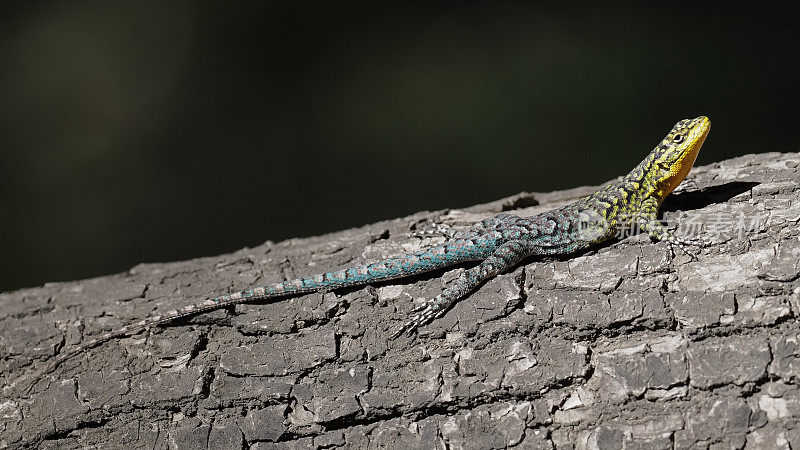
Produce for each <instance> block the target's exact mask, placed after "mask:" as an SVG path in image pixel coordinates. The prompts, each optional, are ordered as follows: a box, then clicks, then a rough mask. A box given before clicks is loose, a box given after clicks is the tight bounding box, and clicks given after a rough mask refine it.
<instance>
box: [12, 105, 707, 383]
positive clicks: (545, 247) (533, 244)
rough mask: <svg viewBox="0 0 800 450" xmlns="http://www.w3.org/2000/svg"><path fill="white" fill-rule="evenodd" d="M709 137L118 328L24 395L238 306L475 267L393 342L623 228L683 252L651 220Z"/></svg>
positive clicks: (688, 125) (685, 130)
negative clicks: (429, 234) (542, 201)
mask: <svg viewBox="0 0 800 450" xmlns="http://www.w3.org/2000/svg"><path fill="white" fill-rule="evenodd" d="M710 129H711V122H710V121H709V119H708V118H707V117H705V116H700V117H697V118H694V119H684V120H681V121H679V122H678V123H677V124H675V126H674V127H673V128H672V129H671V130H670V132H669V133H668V134H667V135H666V136H665V137H664V139H662V140H661V142H660V143H659V144H658V145H657V146H656V147H655V148H654V149H653V150H652V151H651V152H650V153H649V154H648V155H647V157H646V158H645V159H644V160H643V161H642V162H641V163H639V165H637V166H636V167H635V168H634V169H633V170H632V171H631V172H630V173H628V174H627V175H625V176H623V177H621V178H619V179H617V180H616V181H614V182H612V183H610V184H608V185H606V186H605V187H602V188H600V189H598V190H597V191H596V192H594V193H593V194H591V195H589V196H587V197H584V198H581V199H579V200H577V201H575V202H574V203H571V204H568V205H566V206H563V207H561V208H558V209H555V210H552V211H548V212H543V213H540V214H537V215H534V216H531V217H519V216H515V215H511V214H499V215H497V216H494V217H491V218H487V219H484V220H483V221H481V222H479V223H477V224H475V225H473V226H472V227H471V228H469V229H466V230H463V231H455V230H453V229H452V228H450V227H447V226H439V227H437V229H436V230H437V231H438V232H441V233H442V234H444V235H445V237H446V238H447V240H446V241H445V242H444V243H442V244H440V245H435V246H432V247H429V248H426V249H423V250H420V251H417V252H414V253H409V254H406V255H402V256H397V257H392V258H388V259H384V260H382V261H378V262H375V263H372V264H364V265H359V266H355V267H350V268H345V269H342V270H338V271H334V272H328V273H322V274H317V275H311V276H307V277H301V278H296V279H292V280H287V281H282V282H278V283H275V284H271V285H267V286H262V287H255V288H252V289H246V290H243V291H239V292H235V293H231V294H226V295H222V296H219V297H214V298H208V299H206V300H204V301H201V302H199V303H193V304H189V305H187V306H184V307H182V308H179V309H175V310H172V311H169V312H166V313H164V314H160V315H153V316H150V317H147V318H145V319H143V320H141V321H139V322H136V323H132V324H128V325H125V326H123V327H121V328H118V329H116V330H114V331H111V332H108V333H106V334H103V335H100V336H98V337H96V338H93V339H91V340H89V341H87V342H85V343H82V344H80V345H77V346H75V347H73V348H72V349H69V350H67V351H66V352H65V353H63V354H61V355H59V356H57V357H56V358H55V359H54V360H53V361H52V362H51V363H50V364H49V365H48V366H46V368H45V369H44V370H43V371H42V372H41V373H39V374H38V375H36V376H35V377H34V378H33V380H32V381H31V382H30V383H29V384H28V389H27V390H26V392H27V391H29V390H30V388H31V387H32V386H33V385H34V384H35V383H36V382H37V381H38V380H39V379H41V378H42V377H43V376H44V375H46V374H47V373H49V372H51V371H53V370H54V369H56V368H57V367H58V366H59V365H60V364H61V363H63V362H64V361H66V360H68V359H69V358H72V357H74V356H76V355H78V354H80V353H82V352H85V351H86V350H88V349H90V348H92V347H95V346H97V345H100V344H101V343H103V342H106V341H109V340H111V339H114V338H118V337H122V336H127V335H132V334H135V333H138V332H140V331H142V330H145V329H147V328H150V327H153V326H159V325H164V324H167V323H170V322H172V321H174V320H176V319H178V318H181V317H185V316H189V315H195V314H199V313H203V312H208V311H211V310H215V309H220V308H224V307H227V306H231V305H236V304H239V303H245V302H250V301H255V300H263V299H270V298H275V297H285V296H293V295H298V294H305V293H310V292H316V291H328V290H333V289H338V288H345V287H351V286H360V285H366V284H372V283H378V282H383V281H387V280H393V279H397V278H404V277H410V276H413V275H417V274H420V273H424V272H430V271H433V270H438V269H443V268H447V267H450V266H455V265H461V264H463V263H466V262H469V261H480V262H479V263H478V264H477V265H475V266H473V267H471V268H469V269H466V270H465V271H464V272H462V274H461V275H460V276H459V277H458V278H457V279H456V280H455V282H453V283H451V284H450V285H449V286H447V287H446V288H445V289H444V290H443V291H442V292H441V293H440V294H439V295H437V296H435V297H434V298H431V299H429V300H428V301H427V302H425V303H424V304H422V305H421V306H419V307H417V308H415V309H414V310H413V311H412V313H413V315H411V317H410V318H409V319H408V320H407V321H405V322H404V323H403V324H402V326H400V327H399V328H398V329H397V330H396V331H395V332H394V333H393V334H392V335H391V336H390V338H391V339H396V338H397V337H399V336H400V335H402V334H403V333H406V334H408V335H411V334H412V333H413V332H414V331H415V330H417V329H418V328H419V327H421V326H422V325H425V324H427V323H429V322H431V321H433V320H434V319H436V318H438V317H441V316H442V315H444V314H445V312H446V311H447V310H448V309H449V308H450V307H452V306H453V304H455V303H456V302H457V301H458V300H460V299H461V298H463V297H465V296H466V295H467V294H469V293H470V292H472V291H473V290H475V289H476V288H477V287H478V286H479V285H481V284H482V283H483V282H485V281H486V280H488V279H490V278H492V277H494V276H496V275H498V274H500V273H501V272H504V271H506V270H508V269H510V268H512V267H514V266H515V265H516V264H517V263H519V262H520V261H521V260H522V259H524V258H527V257H533V256H542V257H546V256H558V255H571V254H575V253H577V252H580V251H582V250H584V249H588V248H590V247H593V246H596V245H598V244H600V243H603V242H605V241H608V240H610V239H612V238H614V237H615V236H617V235H618V234H619V232H620V231H621V230H623V229H624V228H625V227H628V226H631V224H633V225H634V226H637V227H638V229H639V230H641V231H643V232H646V233H648V234H649V235H650V236H651V237H652V238H653V239H655V240H665V241H667V242H669V243H670V244H671V245H678V246H680V247H681V248H685V245H687V244H688V243H689V242H688V241H685V240H682V239H680V238H678V237H677V236H676V235H675V234H674V233H673V232H672V231H671V230H670V229H668V228H667V226H665V225H664V224H663V223H661V222H660V221H659V220H658V217H657V215H658V210H659V208H660V206H661V203H662V202H663V201H664V198H666V197H667V196H668V195H669V194H670V193H671V192H672V191H673V190H674V189H675V188H676V187H677V186H678V185H679V184H680V183H681V182H682V181H683V180H684V178H686V175H687V174H688V173H689V170H690V169H691V168H692V165H693V164H694V161H695V159H696V157H697V154H698V152H699V151H700V147H701V146H702V145H703V143H704V142H705V139H706V136H707V135H708V133H709V131H710Z"/></svg>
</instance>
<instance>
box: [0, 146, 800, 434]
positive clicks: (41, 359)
mask: <svg viewBox="0 0 800 450" xmlns="http://www.w3.org/2000/svg"><path fill="white" fill-rule="evenodd" d="M798 165H800V154H796V153H793V154H781V153H766V154H758V155H747V156H743V157H739V158H734V159H731V160H727V161H724V162H721V163H717V164H712V165H708V166H704V167H697V168H695V169H694V170H693V171H692V173H691V174H690V178H692V179H693V183H686V184H684V185H682V187H681V188H679V191H678V192H676V193H675V194H673V195H672V196H670V197H669V198H668V200H667V202H666V203H665V205H664V209H665V211H666V212H665V214H667V215H672V216H674V217H676V220H677V223H679V224H680V225H681V227H689V228H682V230H681V231H679V234H684V235H686V234H690V235H692V236H697V237H699V238H701V239H702V240H703V241H704V244H703V246H702V248H701V249H700V250H698V251H697V255H696V256H697V259H696V260H693V259H692V258H690V257H689V256H688V255H686V254H683V253H681V252H680V251H679V250H675V251H674V252H673V251H672V250H671V249H670V247H669V246H668V245H667V244H665V243H651V242H650V240H649V239H648V238H647V237H646V236H642V235H638V236H634V237H629V238H625V239H622V240H619V241H616V242H611V243H609V244H607V245H604V246H601V247H598V248H596V249H594V250H592V251H590V252H587V253H584V254H581V255H577V256H575V257H573V258H568V259H556V260H527V261H525V262H524V263H523V264H522V265H520V266H518V267H516V268H515V269H514V270H512V271H510V272H508V273H505V274H502V275H500V276H498V277H497V278H496V279H493V280H491V281H490V282H488V283H486V284H485V285H483V286H482V287H481V288H480V289H479V290H478V291H476V292H475V293H473V294H472V295H471V296H469V297H467V298H465V299H463V300H462V301H460V302H459V303H458V304H456V306H455V307H454V308H452V309H451V310H450V311H449V312H448V313H447V315H446V316H445V317H443V318H441V319H439V320H436V321H435V322H434V323H432V324H430V325H427V326H425V327H423V328H422V330H421V333H420V335H418V336H416V337H412V338H408V337H405V336H403V337H401V338H399V339H397V340H395V341H389V340H388V338H387V337H388V336H389V335H390V334H391V332H392V331H394V330H395V329H396V328H397V327H399V326H400V324H401V323H402V322H403V321H404V319H405V318H406V317H407V316H408V315H409V314H410V311H411V309H412V308H413V306H414V305H415V304H419V302H421V301H423V300H425V299H427V298H430V297H431V296H434V295H436V294H437V293H438V292H440V291H441V289H442V288H443V286H444V284H445V283H446V282H448V281H451V280H453V279H454V278H456V277H457V276H458V273H459V271H461V270H463V268H455V269H453V270H447V271H443V272H439V273H431V274H429V275H424V276H420V277H415V278H412V279H405V280H399V281H396V282H390V283H384V284H379V285H375V286H368V287H364V288H357V289H349V290H340V291H334V292H327V293H316V294H309V295H303V296H297V297H290V298H285V299H279V300H276V301H270V302H259V303H254V304H244V305H239V306H236V307H235V308H229V309H225V310H219V311H214V312H211V313H207V314H200V315H198V316H195V317H192V318H189V319H185V320H180V321H178V322H175V323H172V324H170V325H168V326H165V327H159V328H153V329H151V330H149V331H146V332H141V333H138V334H136V335H134V336H131V337H126V338H122V339H115V340H112V341H110V342H107V343H105V344H102V345H100V346H98V347H96V348H94V349H91V350H89V351H88V352H86V353H85V354H82V355H79V356H77V357H75V358H73V359H71V360H69V361H67V362H65V363H64V364H62V365H61V366H60V367H58V368H57V369H56V370H55V371H53V372H52V373H50V374H48V375H47V376H45V377H44V379H43V381H41V382H39V383H37V384H36V385H35V386H34V388H33V389H32V390H31V391H30V392H29V393H28V394H24V395H23V394H21V393H20V392H19V391H18V385H19V382H20V381H21V380H25V379H29V378H30V376H31V375H32V374H34V373H35V372H36V371H37V370H40V369H41V368H43V367H44V366H46V365H47V362H48V361H49V360H51V359H52V358H53V357H54V356H55V355H57V354H59V353H60V352H61V351H63V350H65V349H66V348H70V347H72V346H74V345H78V344H80V343H81V342H83V341H85V340H87V339H89V338H90V337H91V336H95V335H98V334H102V333H104V332H107V331H109V330H112V329H116V328H119V327H120V326H122V325H125V324H127V323H130V322H135V321H138V320H140V319H142V318H144V317H146V316H148V315H150V314H156V313H160V312H164V311H168V310H170V309H173V308H176V307H180V306H183V305H185V304H188V303H193V302H196V301H197V300H199V299H202V298H204V297H207V296H213V295H219V294H222V293H226V292H233V291H236V290H240V289H243V288H247V287H250V286H254V285H262V284H268V283H273V282H277V281H281V280H284V279H286V278H292V277H296V276H305V275H310V274H315V273H320V272H323V271H330V270H334V269H338V268H342V267H344V266H351V265H355V264H360V263H364V262H369V261H375V260H378V259H381V258H384V257H387V256H391V255H396V254H400V253H404V252H408V251H414V250H417V249H419V248H421V247H424V246H426V245H430V244H432V243H438V242H439V241H440V239H439V238H424V239H421V238H418V237H410V232H411V231H412V230H413V229H415V228H417V227H419V226H421V224H423V223H424V222H425V220H426V219H429V218H430V219H433V220H435V221H439V222H444V223H448V224H451V225H453V226H456V227H459V226H464V225H468V224H470V223H472V222H475V221H478V220H481V219H483V218H485V217H489V216H492V215H495V214H497V213H499V212H501V211H511V212H512V213H513V214H517V215H522V216H524V215H530V214H534V213H538V212H541V211H544V210H548V209H552V208H554V207H557V206H560V205H562V204H564V203H567V202H569V201H571V200H573V199H574V198H576V197H578V196H580V195H585V194H587V193H589V192H591V190H592V188H589V187H586V188H579V189H573V190H570V191H561V192H553V193H547V194H528V193H523V194H519V195H517V196H515V197H512V198H509V199H506V200H501V201H498V202H494V203H490V204H486V205H479V206H475V207H471V208H466V209H461V210H449V211H438V212H430V213H427V212H426V213H419V214H415V215H413V216H410V217H405V218H402V219H397V220H390V221H385V222H380V223H376V224H373V225H368V226H365V227H362V228H358V229H351V230H345V231H341V232H337V233H331V234H328V235H325V236H320V237H313V238H307V239H292V240H288V241H285V242H280V243H272V242H267V243H265V244H263V245H261V246H258V247H256V248H247V249H243V250H240V251H237V252H234V253H231V254H227V255H221V256H216V257H209V258H201V259H195V260H191V261H185V262H176V263H167V264H141V265H138V266H136V267H134V268H132V269H130V270H129V271H128V272H127V273H122V274H117V275H111V276H105V277H100V278H95V279H89V280H81V281H75V282H65V283H51V284H47V285H45V286H43V287H37V288H31V289H24V290H19V291H16V292H9V293H4V294H0V447H10V448H17V447H31V448H33V447H38V448H82V447H103V448H181V449H182V448H186V449H196V448H205V447H210V448H250V449H267V448H337V447H348V448H443V449H444V448H449V449H457V448H514V447H517V448H579V449H593V448H795V449H797V448H800V425H798V423H799V422H800V324H798V322H797V318H798V314H800V263H799V262H798V261H799V260H800V231H798V221H800V183H798V181H800V174H799V173H798ZM692 225H694V226H699V227H700V229H699V231H698V230H697V229H694V231H692V229H691V226H692ZM687 230H688V231H687Z"/></svg>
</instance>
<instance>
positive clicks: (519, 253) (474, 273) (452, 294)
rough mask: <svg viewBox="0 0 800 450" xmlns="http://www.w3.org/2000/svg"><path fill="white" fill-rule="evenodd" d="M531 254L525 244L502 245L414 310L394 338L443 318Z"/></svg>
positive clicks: (518, 242) (515, 242) (409, 333)
mask: <svg viewBox="0 0 800 450" xmlns="http://www.w3.org/2000/svg"><path fill="white" fill-rule="evenodd" d="M530 253H531V252H530V251H529V250H528V246H527V245H526V244H525V243H524V242H522V241H510V242H506V243H505V244H503V245H501V246H500V247H498V248H497V250H495V251H494V253H492V254H491V255H490V256H489V257H488V258H486V259H484V260H483V261H482V262H481V263H480V264H478V265H477V266H475V267H472V268H470V269H467V270H465V271H464V273H462V274H461V276H460V277H458V279H457V280H456V281H455V282H453V283H452V284H450V285H449V286H447V287H446V288H445V289H444V290H443V291H442V293H441V294H439V295H437V296H436V297H434V298H432V299H430V300H428V301H427V302H425V303H424V304H422V305H420V306H419V307H417V308H415V309H414V312H415V314H414V315H413V316H411V318H410V319H409V320H408V321H406V322H405V323H404V324H403V326H401V327H400V329H398V330H397V331H395V332H394V333H393V334H392V335H391V337H390V338H391V339H395V338H397V337H398V336H400V335H401V334H403V333H406V334H407V335H411V334H412V333H413V332H414V331H416V330H417V329H418V328H419V327H421V326H422V325H425V324H427V323H429V322H431V321H432V320H434V319H437V318H439V317H441V316H443V315H444V313H445V312H447V310H448V309H450V307H451V306H453V305H454V304H455V303H456V302H457V301H458V300H460V299H461V298H463V297H464V296H465V295H467V294H469V293H470V292H472V291H473V290H475V289H476V288H477V287H478V286H479V285H480V284H481V283H482V282H484V281H485V280H487V279H489V278H492V277H494V276H496V275H497V274H499V273H501V272H503V271H505V270H507V269H509V268H511V267H513V266H514V265H515V264H516V263H517V262H519V261H520V260H521V259H522V258H524V257H525V256H527V255H529V254H530Z"/></svg>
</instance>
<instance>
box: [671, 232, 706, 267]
mask: <svg viewBox="0 0 800 450" xmlns="http://www.w3.org/2000/svg"><path fill="white" fill-rule="evenodd" d="M669 245H670V248H672V249H673V253H674V248H675V247H677V248H679V249H680V250H681V251H682V252H683V253H685V254H686V255H687V256H688V257H689V258H691V260H692V261H697V254H698V253H699V249H700V247H702V245H703V242H702V241H701V240H699V239H688V238H681V237H678V236H671V237H670V239H669Z"/></svg>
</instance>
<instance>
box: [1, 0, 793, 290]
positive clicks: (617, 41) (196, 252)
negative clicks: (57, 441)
mask: <svg viewBox="0 0 800 450" xmlns="http://www.w3.org/2000/svg"><path fill="white" fill-rule="evenodd" d="M747 5H749V6H748V8H750V9H742V8H739V7H735V6H733V4H731V3H706V2H695V3H694V4H693V5H692V6H691V8H681V7H678V6H676V4H675V3H671V4H668V5H660V4H658V3H655V2H653V3H652V4H651V3H644V2H643V3H641V4H639V3H627V4H617V5H616V6H609V5H606V4H604V3H602V2H600V3H597V4H595V5H594V6H589V5H586V4H581V5H580V6H561V5H557V4H551V5H542V4H540V3H538V2H533V3H527V2H524V3H523V2H519V3H516V2H503V3H494V2H492V3H482V2H481V3H478V2H423V3H413V2H393V3H389V2H360V3H346V2H329V3H325V4H323V3H316V2H301V1H276V2H259V3H255V2H253V3H247V2H182V1H168V2H164V1H136V2H131V1H125V2H121V1H94V2H92V1H89V2H86V1H74V2H62V1H58V2H56V1H52V2H31V1H17V2H9V1H5V2H3V3H2V6H0V155H1V156H0V208H1V210H0V217H2V225H0V233H1V235H0V253H1V254H2V255H1V256H0V257H1V258H2V267H0V269H2V270H0V291H2V290H10V289H15V288H20V287H24V286H32V285H37V284H41V283H44V282H47V281H58V280H68V279H79V278H84V277H90V276H96V275H102V274H109V273H114V272H119V271H123V270H125V269H127V268H128V267H130V266H133V265H135V264H137V263H140V262H155V261H169V260H182V259H188V258H192V257H197V256H206V255H215V254H219V253H223V252H229V251H232V250H235V249H238V248H241V247H244V246H254V245H258V244H260V243H262V242H264V241H266V240H281V239H285V238H289V237H298V236H308V235H315V234H321V233H325V232H329V231H335V230H339V229H343V228H347V227H353V226H359V225H363V224H366V223H370V222H374V221H377V220H380V219H387V218H393V217H398V216H403V215H406V214H409V213H413V212H416V211H420V210H433V209H440V208H448V207H463V206H467V205H472V204H475V203H480V202H487V201H491V200H494V199H498V198H500V197H503V196H508V195H511V194H514V193H517V192H519V191H522V190H529V191H550V190H553V189H561V188H570V187H575V186H579V185H587V184H599V183H602V182H604V181H607V180H609V179H611V178H613V177H615V176H617V175H621V174H623V173H625V172H627V171H628V170H629V169H630V168H632V167H633V166H634V165H635V164H636V163H638V162H639V161H640V160H641V159H642V158H643V157H644V156H645V154H646V153H647V152H648V151H650V149H651V148H652V147H653V146H654V145H656V144H657V142H658V141H659V140H660V139H661V137H662V136H663V135H664V134H665V133H666V132H667V131H668V130H669V129H670V127H671V126H672V125H673V124H674V122H676V121H677V120H679V119H682V118H686V117H693V116H696V115H700V114H705V115H708V116H709V117H711V119H712V122H713V131H712V133H711V135H710V137H709V139H708V141H707V142H706V145H705V147H704V148H703V151H702V152H701V154H700V157H699V159H698V164H707V163H710V162H714V161H718V160H721V159H724V158H729V157H731V156H736V155H742V154H745V153H751V152H766V151H783V152H787V151H798V150H800V145H798V139H797V137H798V128H799V127H798V118H800V117H799V115H798V113H797V110H798V108H799V107H800V91H798V68H800V67H799V66H800V63H799V62H798V56H799V53H798V49H799V48H800V47H799V46H798V40H799V39H798V37H799V36H798V32H797V31H796V30H797V25H798V18H800V17H798V14H796V13H795V12H794V11H791V10H787V9H784V10H779V9H776V8H775V7H767V6H763V5H760V4H757V2H756V3H752V2H751V3H748V4H747Z"/></svg>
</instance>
